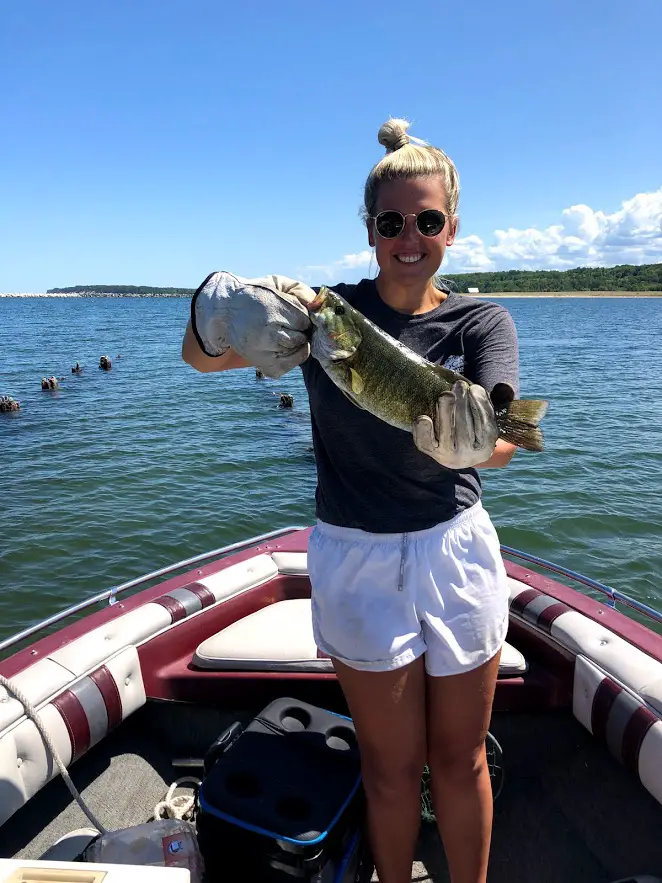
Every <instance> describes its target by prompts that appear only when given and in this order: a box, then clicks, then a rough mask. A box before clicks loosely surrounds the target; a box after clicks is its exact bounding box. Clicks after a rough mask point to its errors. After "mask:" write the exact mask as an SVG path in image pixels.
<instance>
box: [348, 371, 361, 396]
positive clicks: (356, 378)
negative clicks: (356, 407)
mask: <svg viewBox="0 0 662 883" xmlns="http://www.w3.org/2000/svg"><path fill="white" fill-rule="evenodd" d="M349 371H350V375H351V381H350V383H351V387H352V392H353V393H356V395H361V393H362V392H363V387H364V385H365V384H364V383H363V378H362V377H361V375H360V374H359V373H358V372H357V371H355V370H354V368H350V369H349Z"/></svg>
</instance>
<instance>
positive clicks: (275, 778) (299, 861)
mask: <svg viewBox="0 0 662 883" xmlns="http://www.w3.org/2000/svg"><path fill="white" fill-rule="evenodd" d="M363 822H364V801H363V789H362V786H361V772H360V759H359V750H358V746H357V742H356V735H355V732H354V725H353V724H352V721H351V720H350V719H349V718H347V717H344V716H342V715H339V714H335V713H334V712H331V711H326V710H324V709H322V708H317V707H316V706H313V705H309V704H308V703H306V702H300V701H298V700H295V699H291V698H280V699H276V700H275V701H274V702H271V703H270V704H269V705H268V706H267V707H266V708H265V709H264V710H263V711H262V712H261V713H260V714H258V715H257V716H256V717H255V718H254V719H253V720H252V721H251V723H250V724H249V725H248V726H247V727H246V729H242V727H241V725H240V724H238V723H237V724H233V725H232V727H230V728H229V729H228V730H227V731H226V732H225V733H223V734H222V735H221V736H220V737H219V739H217V740H216V742H215V743H214V745H213V746H212V747H211V748H210V750H209V752H208V754H207V757H206V759H205V771H204V776H203V780H202V785H201V787H200V794H199V806H198V812H197V819H196V824H197V830H198V842H199V844H200V849H201V851H202V854H203V856H204V859H205V866H206V869H207V880H208V881H209V883H214V881H215V880H216V879H218V880H219V881H221V880H223V881H226V880H243V879H245V880H250V881H251V883H253V881H254V883H262V881H264V883H272V881H273V883H288V881H289V883H292V881H294V880H300V881H305V883H354V881H356V880H359V879H362V878H363V877H364V874H366V873H368V868H367V865H368V861H367V855H366V853H367V849H366V844H365V837H364V833H363ZM361 868H363V870H361ZM370 871H371V869H370ZM366 879H368V880H369V879H370V874H368V876H367V878H366Z"/></svg>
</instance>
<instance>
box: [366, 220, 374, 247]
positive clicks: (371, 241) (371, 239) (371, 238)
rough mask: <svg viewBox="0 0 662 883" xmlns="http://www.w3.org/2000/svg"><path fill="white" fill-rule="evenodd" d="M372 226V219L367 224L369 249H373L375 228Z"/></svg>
mask: <svg viewBox="0 0 662 883" xmlns="http://www.w3.org/2000/svg"><path fill="white" fill-rule="evenodd" d="M374 224H375V222H374V221H373V220H372V218H370V219H369V220H368V223H367V227H368V245H369V246H370V248H374V247H375V227H374Z"/></svg>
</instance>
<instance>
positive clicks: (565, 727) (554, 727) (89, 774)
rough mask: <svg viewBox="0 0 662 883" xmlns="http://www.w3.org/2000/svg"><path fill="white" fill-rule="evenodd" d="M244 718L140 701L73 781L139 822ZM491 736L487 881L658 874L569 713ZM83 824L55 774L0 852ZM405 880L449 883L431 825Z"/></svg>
mask: <svg viewBox="0 0 662 883" xmlns="http://www.w3.org/2000/svg"><path fill="white" fill-rule="evenodd" d="M251 716H252V713H251V712H249V711H243V712H238V713H231V712H228V711H219V710H215V709H202V708H196V707H193V706H185V705H180V704H173V703H160V702H153V701H150V702H148V703H147V705H146V706H144V707H143V708H142V709H140V711H139V712H137V713H136V714H135V715H133V716H132V717H131V718H130V719H129V720H127V721H126V722H125V723H124V724H123V725H122V726H121V727H120V728H119V729H118V730H117V731H115V732H114V733H113V734H112V735H111V736H109V737H107V738H106V739H105V740H103V742H101V743H100V744H99V745H97V746H96V747H95V748H94V749H92V750H91V751H90V752H89V753H88V754H87V755H86V756H84V757H83V758H81V760H80V761H78V762H77V763H76V764H75V766H74V767H73V768H72V777H73V779H74V782H75V784H76V785H77V786H78V787H79V788H80V790H81V792H82V794H83V797H84V799H85V800H86V802H87V803H88V804H89V806H90V808H91V809H92V811H93V812H94V813H96V814H97V815H98V816H99V818H100V819H101V820H102V821H103V822H104V824H105V825H106V826H107V827H109V828H121V827H127V826H129V825H134V824H139V823H141V822H144V821H146V820H147V819H148V818H149V817H150V814H151V813H152V811H153V808H154V806H155V805H156V803H158V801H159V800H161V799H162V798H163V797H164V795H165V793H166V791H167V789H168V787H169V785H170V784H171V782H173V781H174V780H175V779H176V778H178V777H180V776H182V775H185V774H186V773H187V772H189V771H186V770H182V769H174V768H173V766H172V759H173V758H175V757H201V756H203V754H204V752H205V750H206V748H207V747H208V746H209V745H210V744H211V742H213V740H214V739H215V738H216V737H217V735H218V734H219V733H220V732H221V731H222V730H223V729H224V728H225V727H226V726H227V725H228V724H229V723H230V722H231V721H233V720H236V719H242V720H244V721H248V720H249V719H250V717H251ZM491 730H492V732H493V733H494V735H495V736H496V737H497V739H498V740H499V742H500V743H501V745H502V747H503V750H504V767H505V774H506V779H505V785H504V788H503V791H502V793H501V796H500V797H499V798H498V800H497V802H496V804H495V817H494V834H493V844H492V853H491V869H490V876H489V879H490V883H525V881H526V883H530V881H532V880H535V881H536V883H561V881H563V883H566V881H572V883H575V881H576V883H609V881H613V880H617V879H618V878H620V877H627V876H629V875H631V874H635V873H640V874H641V873H655V872H656V871H657V872H659V870H660V868H662V838H660V836H659V832H660V830H662V807H660V806H659V805H658V804H657V802H656V801H655V800H654V799H653V798H652V797H651V796H650V795H649V794H648V793H647V792H646V791H645V790H644V789H643V788H642V787H641V785H639V784H638V783H637V782H636V781H635V780H634V779H633V777H632V776H631V775H630V774H628V773H627V771H626V770H625V769H623V768H622V767H621V766H620V765H619V764H618V763H617V762H616V761H614V760H613V759H612V757H611V756H610V755H609V753H608V752H607V750H606V749H603V747H602V746H600V745H598V744H596V742H595V740H593V739H592V738H591V736H590V735H589V734H588V733H587V732H586V731H585V730H583V728H582V727H580V726H579V725H578V724H577V723H576V722H575V721H574V720H573V719H572V718H571V717H570V716H569V715H567V714H564V713H550V714H535V715H531V714H524V713H522V714H495V716H494V719H493V723H492V727H491ZM190 772H194V771H190ZM623 808H626V809H625V811H623ZM88 826H89V822H88V821H87V819H86V818H85V817H84V816H83V815H82V813H81V811H80V809H79V808H78V807H77V805H76V804H75V803H74V802H73V801H72V799H71V797H70V795H69V792H68V791H67V790H66V787H65V786H64V784H63V782H62V781H61V779H59V778H58V779H56V780H54V781H53V782H51V783H50V784H49V785H48V786H47V787H46V788H44V789H43V790H42V791H41V792H40V793H38V794H37V795H36V796H35V797H34V798H33V799H32V800H31V801H30V803H29V805H28V806H26V807H24V808H23V809H22V810H21V811H19V812H18V813H17V814H16V815H15V816H14V817H13V818H12V819H10V820H9V822H7V823H6V825H4V826H3V828H2V838H1V842H0V856H1V857H3V858H10V857H17V858H19V857H20V858H30V859H35V858H39V857H40V856H41V855H42V854H43V853H44V852H45V850H46V849H47V848H48V846H50V845H51V844H52V843H53V842H54V841H55V840H56V839H57V838H58V837H60V836H62V835H63V834H65V833H67V832H68V831H71V830H73V829H75V828H79V827H88ZM374 879H375V880H376V879H377V877H376V876H375V877H374ZM412 881H417V883H426V881H431V883H442V881H444V883H445V881H448V874H447V870H446V865H445V860H444V856H443V849H442V847H441V844H440V841H439V838H438V835H437V833H436V830H435V829H434V826H431V825H424V826H423V828H422V830H421V836H420V839H419V844H418V849H417V861H416V864H415V866H414V868H413V871H412ZM210 883H213V881H210ZM238 883H239V881H238ZM245 883H256V881H254V880H250V881H249V880H248V879H246V881H245Z"/></svg>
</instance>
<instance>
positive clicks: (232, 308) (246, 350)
mask: <svg viewBox="0 0 662 883" xmlns="http://www.w3.org/2000/svg"><path fill="white" fill-rule="evenodd" d="M314 296H315V293H314V292H313V290H312V289H311V288H309V287H308V286H307V285H304V283H303V282H297V281H296V280H294V279H288V278H287V277H285V276H265V277H263V278H260V279H243V278H241V277H240V276H235V275H233V274H232V273H227V272H219V273H213V274H212V275H211V276H209V277H208V278H207V279H206V280H205V281H204V282H203V283H202V285H201V286H200V288H199V289H198V290H197V291H196V293H195V295H194V296H193V301H192V304H191V326H192V328H193V332H194V334H195V336H196V338H197V340H198V343H199V344H200V346H201V348H202V350H203V351H204V353H205V354H206V355H208V356H221V355H223V354H224V353H225V352H227V351H228V350H230V349H231V350H233V351H234V352H235V353H237V354H238V355H239V356H240V357H241V358H242V359H244V360H245V361H246V362H247V363H248V364H249V365H254V366H255V367H256V368H259V369H260V370H261V371H263V372H264V374H266V375H267V376H268V377H274V378H277V377H281V376H282V375H283V374H285V373H286V372H287V371H289V370H291V369H292V368H295V367H296V366H297V365H300V364H301V363H302V362H304V361H305V360H306V359H307V358H308V356H309V355H310V344H309V336H308V334H307V332H309V330H310V329H311V327H312V326H311V322H310V319H309V318H308V312H307V310H306V308H305V306H303V304H304V303H305V302H307V301H310V300H312V299H313V297H314Z"/></svg>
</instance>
